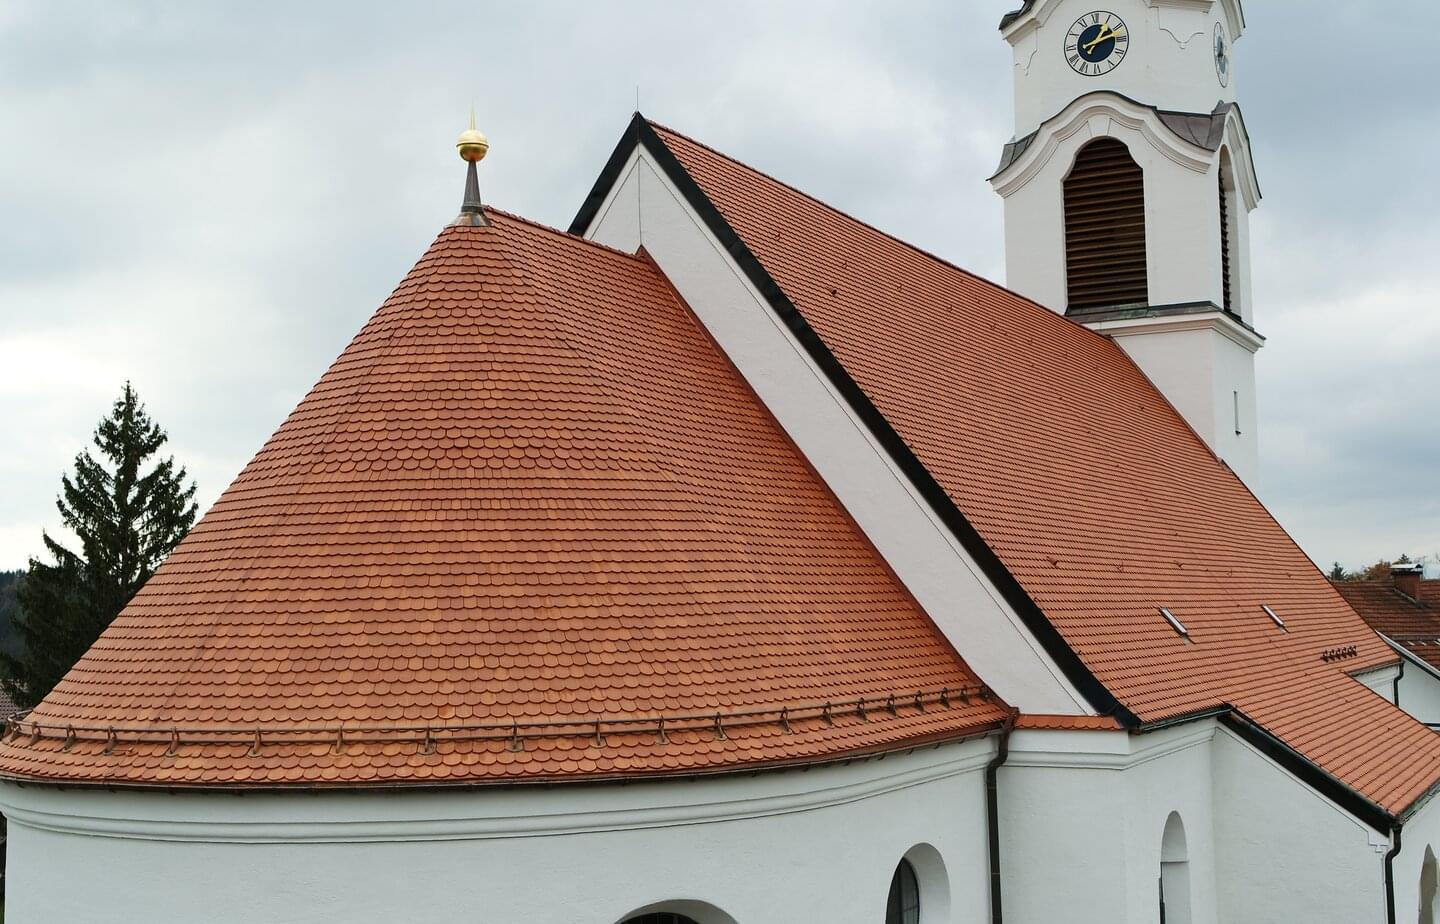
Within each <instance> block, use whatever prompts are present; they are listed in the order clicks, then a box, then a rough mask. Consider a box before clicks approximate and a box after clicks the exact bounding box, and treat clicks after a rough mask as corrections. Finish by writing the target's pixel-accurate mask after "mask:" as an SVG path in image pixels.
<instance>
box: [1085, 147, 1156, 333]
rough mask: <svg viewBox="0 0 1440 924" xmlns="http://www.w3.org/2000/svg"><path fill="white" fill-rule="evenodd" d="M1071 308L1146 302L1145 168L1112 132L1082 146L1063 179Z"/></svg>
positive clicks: (1147, 293) (1148, 296)
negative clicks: (1072, 165)
mask: <svg viewBox="0 0 1440 924" xmlns="http://www.w3.org/2000/svg"><path fill="white" fill-rule="evenodd" d="M1065 270H1066V284H1067V286H1068V295H1069V310H1070V311H1083V310H1086V309H1093V308H1108V307H1112V306H1115V305H1135V304H1141V305H1143V304H1146V303H1147V302H1148V301H1149V298H1150V289H1149V281H1148V278H1147V276H1146V272H1145V174H1144V172H1143V171H1142V170H1141V169H1140V165H1139V164H1137V163H1135V159H1134V158H1132V157H1131V156H1130V151H1129V149H1128V148H1126V147H1125V145H1124V144H1123V143H1122V142H1119V141H1116V140H1115V139H1114V138H1101V139H1099V140H1097V141H1092V142H1090V143H1089V144H1087V145H1086V146H1085V147H1084V148H1082V149H1081V150H1080V154H1079V155H1078V156H1077V157H1076V158H1075V166H1074V167H1073V168H1072V169H1071V171H1070V176H1069V177H1067V178H1066V179H1065Z"/></svg>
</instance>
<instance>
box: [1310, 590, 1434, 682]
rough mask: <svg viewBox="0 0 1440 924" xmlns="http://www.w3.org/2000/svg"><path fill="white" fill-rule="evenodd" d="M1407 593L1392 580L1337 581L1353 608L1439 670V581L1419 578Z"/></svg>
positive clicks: (1376, 628) (1398, 643)
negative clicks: (1414, 594) (1416, 589)
mask: <svg viewBox="0 0 1440 924" xmlns="http://www.w3.org/2000/svg"><path fill="white" fill-rule="evenodd" d="M1418 587H1419V591H1420V593H1419V596H1418V597H1408V596H1406V595H1405V594H1404V593H1402V592H1401V591H1400V590H1398V589H1397V588H1396V587H1395V584H1394V583H1393V582H1392V581H1389V580H1385V581H1336V582H1335V589H1336V590H1338V591H1340V595H1341V596H1342V597H1344V598H1345V599H1346V600H1348V601H1349V602H1350V605H1351V606H1352V607H1354V608H1355V612H1357V613H1359V614H1360V617H1361V618H1362V619H1364V620H1365V621H1366V622H1367V623H1369V624H1370V628H1372V629H1374V630H1375V631H1376V632H1379V633H1380V634H1381V635H1383V636H1385V637H1386V638H1388V639H1389V640H1390V641H1392V642H1394V643H1395V644H1397V645H1399V646H1401V647H1402V648H1404V649H1405V650H1406V651H1407V652H1409V653H1410V654H1412V655H1414V656H1415V657H1416V658H1418V659H1419V660H1421V661H1423V662H1425V663H1426V664H1428V665H1429V666H1430V667H1432V668H1434V669H1435V670H1436V672H1437V673H1440V581H1420V582H1418Z"/></svg>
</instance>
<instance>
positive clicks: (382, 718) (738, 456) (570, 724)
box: [0, 211, 1004, 786]
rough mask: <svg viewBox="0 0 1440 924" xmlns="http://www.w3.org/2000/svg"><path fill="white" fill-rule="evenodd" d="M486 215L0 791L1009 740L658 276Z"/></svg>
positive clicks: (332, 384)
mask: <svg viewBox="0 0 1440 924" xmlns="http://www.w3.org/2000/svg"><path fill="white" fill-rule="evenodd" d="M488 217H489V218H490V224H489V225H488V226H478V227H470V226H464V227H451V228H447V229H446V230H445V231H444V232H442V233H441V235H440V237H439V238H438V239H437V240H436V241H435V243H434V244H433V245H432V246H431V247H430V249H429V250H428V251H427V252H426V254H425V255H424V257H423V258H421V260H420V262H419V263H418V264H417V265H416V266H415V268H414V269H413V270H412V271H411V272H410V274H409V275H408V276H406V278H405V280H404V281H403V282H402V283H401V284H400V286H399V288H397V289H396V290H395V292H394V294H393V295H392V296H391V297H390V298H389V299H388V300H387V301H386V302H385V304H384V305H382V306H381V308H380V309H379V311H377V312H376V313H375V315H374V316H373V317H372V318H371V319H370V321H369V322H368V323H367V324H366V325H365V327H364V329H363V330H361V332H360V333H359V335H358V336H357V337H356V338H355V339H354V341H352V342H351V344H350V345H349V346H348V347H347V348H346V350H345V351H344V353H343V354H342V355H341V356H340V358H339V359H338V360H336V362H335V364H334V365H333V366H331V368H330V369H329V371H328V372H326V374H325V375H324V377H323V378H322V379H321V380H320V382H319V383H318V384H317V385H316V386H315V387H314V389H313V390H312V391H311V392H310V393H309V394H308V395H307V396H306V397H305V399H304V400H303V401H301V403H300V405H299V406H298V407H297V408H296V409H295V411H294V412H293V413H292V414H291V415H290V417H289V418H288V419H287V420H286V421H285V423H284V424H283V425H282V426H281V427H280V429H279V430H278V431H277V432H276V433H275V434H274V436H272V437H271V438H270V440H269V442H268V443H266V445H265V447H264V448H263V449H262V450H261V451H260V453H259V454H258V455H256V456H255V458H254V459H253V460H252V461H251V462H250V464H249V465H248V466H246V467H245V469H244V471H242V472H241V474H240V475H239V477H237V478H236V480H235V482H234V483H233V484H232V485H231V486H230V488H229V489H228V490H227V491H226V492H225V493H224V495H223V496H222V497H221V498H220V500H219V501H218V502H216V504H215V506H214V507H213V508H212V509H211V510H210V511H209V513H208V514H207V515H206V516H205V518H204V519H203V520H202V521H201V522H200V523H199V524H198V525H197V526H196V527H195V529H194V530H193V531H192V532H191V534H190V535H189V536H188V537H187V538H186V539H185V540H184V542H182V543H181V544H180V546H179V547H178V548H177V549H176V550H175V552H174V553H173V554H172V555H171V557H170V559H169V560H168V561H167V562H166V563H165V565H164V566H163V567H162V568H161V569H160V570H159V572H158V573H157V574H156V575H155V577H154V578H153V579H152V580H151V581H150V582H149V583H148V584H147V585H146V586H145V588H144V589H143V590H142V591H141V592H140V594H139V595H137V596H136V598H135V599H134V600H133V601H132V602H131V604H130V605H129V606H128V607H127V608H126V610H125V611H124V613H122V614H121V616H120V617H119V618H118V619H117V620H116V621H115V623H114V624H113V625H112V626H111V628H110V629H109V630H108V631H107V632H106V633H105V634H104V636H103V637H102V638H101V639H100V641H99V642H98V643H97V644H96V645H95V646H94V647H93V648H92V649H91V651H90V652H89V653H88V654H87V655H86V656H85V658H84V659H83V660H82V661H81V662H80V663H79V664H78V665H77V666H76V667H75V669H74V670H73V671H71V673H70V674H69V675H68V676H67V677H66V678H65V680H64V681H63V682H62V683H61V684H60V685H59V686H58V687H57V688H56V689H55V691H54V692H53V693H52V694H51V695H50V696H49V697H48V698H47V699H46V700H45V702H43V703H42V704H41V705H40V706H39V707H38V708H37V709H35V710H34V712H33V713H32V714H31V715H30V716H29V717H28V719H26V720H25V721H24V722H23V723H22V724H21V725H20V726H19V727H18V728H17V730H16V731H14V732H13V733H12V734H11V735H10V736H9V737H8V738H7V739H6V741H5V743H4V744H3V745H0V773H3V774H4V775H6V776H9V777H12V778H16V777H18V778H33V779H41V780H51V781H69V782H97V783H99V782H104V783H129V784H137V785H176V784H182V785H183V784H199V785H221V786H228V785H290V784H309V785H314V784H335V785H357V784H369V783H380V784H394V783H397V782H398V783H412V782H414V783H434V782H462V783H464V782H486V781H496V780H508V779H568V778H581V777H591V778H593V777H605V776H620V775H634V774H664V773H692V772H709V771H715V770H723V769H727V768H732V767H745V768H750V767H755V766H762V765H770V764H784V763H789V762H796V761H815V760H823V759H827V758H829V757H835V756H842V755H853V754H859V753H865V752H869V751H877V750H885V749H889V748H894V747H902V746H910V745H913V744H916V743H920V742H923V741H933V740H940V739H946V738H956V737H961V736H965V735H968V734H974V733H977V732H979V731H983V730H985V729H988V728H991V727H994V726H995V725H996V724H997V723H998V722H999V721H1000V720H1001V719H1002V717H1003V715H1004V712H1003V709H1002V707H1001V706H1000V704H998V703H997V702H995V701H994V699H993V698H991V697H989V695H988V693H985V692H984V691H983V689H982V688H981V687H979V685H978V682H977V680H976V678H975V677H974V675H973V674H972V673H971V672H970V671H969V670H968V669H967V668H966V667H965V665H964V664H963V662H962V661H961V660H960V659H959V657H958V656H957V655H956V653H955V652H954V651H953V650H952V649H951V648H949V647H948V645H947V643H946V642H945V640H944V639H943V637H942V636H941V635H940V634H939V633H938V632H937V630H936V629H935V628H934V627H933V626H932V625H931V624H930V622H929V621H928V619H927V617H926V616H925V615H924V614H923V613H922V612H921V611H920V610H919V608H918V607H917V605H916V604H915V603H914V602H913V601H912V600H911V599H910V598H909V597H908V596H907V594H906V593H905V591H904V590H903V589H902V588H901V587H900V586H899V585H898V584H897V582H896V581H895V579H894V578H893V577H892V576H891V574H890V573H889V571H888V570H887V568H886V567H885V565H884V564H883V562H882V561H881V560H880V559H879V558H878V556H877V554H876V553H875V552H874V550H873V549H872V548H871V547H870V546H869V545H868V543H867V541H866V540H865V539H864V537H863V536H862V535H861V534H860V532H859V530H858V529H857V528H856V527H855V526H854V525H853V524H852V523H851V522H850V521H849V520H848V519H847V517H846V516H845V514H844V513H843V511H842V510H841V509H840V508H839V506H838V504H837V503H836V502H835V500H834V499H833V498H832V497H831V496H830V495H829V494H828V493H827V491H826V489H825V488H824V487H823V485H822V484H821V483H820V481H819V480H818V478H817V477H816V476H815V475H814V474H813V472H812V471H811V470H810V469H809V467H808V466H807V464H806V463H805V461H804V460H803V459H802V458H801V457H800V455H799V453H798V452H797V450H796V449H795V448H794V447H793V446H792V445H791V444H790V443H789V442H788V441H787V440H786V438H785V437H784V436H783V435H782V433H781V432H780V431H779V429H778V428H777V426H776V425H775V424H774V422H773V421H772V420H771V419H770V418H769V417H768V416H767V414H766V412H765V411H764V410H763V409H762V407H761V406H760V404H759V402H758V401H757V399H756V398H755V397H754V396H753V395H752V394H751V393H750V392H749V390H748V389H747V387H746V385H745V384H744V382H743V380H742V379H741V378H740V377H739V375H738V374H737V373H736V371H735V370H734V369H733V368H732V367H731V366H730V365H729V363H728V361H727V360H726V359H725V358H724V357H723V355H721V354H720V352H719V351H718V349H717V348H716V347H715V346H714V344H713V343H712V342H711V341H710V340H709V339H708V338H707V337H706V335H705V334H704V332H703V331H702V329H701V328H700V327H699V326H698V324H697V322H696V321H695V319H694V318H693V317H692V316H691V315H690V313H689V312H688V310H687V309H686V307H685V306H684V304H683V303H682V302H681V301H680V300H679V298H678V297H677V296H676V294H675V293H674V292H673V290H672V289H671V288H670V287H669V285H668V284H667V282H666V280H665V279H664V278H663V277H662V276H661V275H660V273H659V272H658V271H657V270H656V268H655V267H654V265H653V264H652V263H650V262H649V261H648V260H647V259H646V258H645V257H644V256H643V255H641V256H632V255H628V254H623V253H619V252H616V251H612V250H609V249H606V248H603V247H600V246H597V245H594V244H591V243H588V242H585V241H582V240H580V239H578V238H575V237H573V236H569V235H564V234H561V233H559V232H556V231H552V230H550V229H545V228H541V227H539V226H536V225H533V224H530V223H527V222H525V221H522V220H520V219H517V218H514V217H511V216H507V215H504V214H502V213H497V212H493V211H490V212H488Z"/></svg>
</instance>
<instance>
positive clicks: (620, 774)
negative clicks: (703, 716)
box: [0, 719, 1007, 796]
mask: <svg viewBox="0 0 1440 924" xmlns="http://www.w3.org/2000/svg"><path fill="white" fill-rule="evenodd" d="M1006 721H1007V720H1006V719H1000V720H997V721H993V722H986V723H984V724H982V725H977V726H975V727H974V728H969V729H966V730H964V731H961V732H939V733H936V734H933V735H926V736H923V737H919V738H914V739H910V740H907V741H902V742H891V743H887V744H881V745H876V746H874V747H869V748H861V749H858V750H854V751H846V752H843V753H839V754H830V755H825V756H821V757H801V758H791V759H786V760H772V761H765V762H760V763H754V764H742V765H734V766H722V767H712V768H707V769H700V770H665V771H660V772H655V773H635V772H633V771H621V770H617V771H614V772H612V773H608V774H603V775H596V776H587V777H580V778H578V779H565V778H556V777H549V778H544V779H496V780H465V781H461V782H455V783H435V782H423V783H412V782H377V783H355V782H345V783H323V782H321V783H238V784H234V783H138V782H134V781H126V780H48V779H44V778H41V777H32V776H20V775H16V774H11V773H0V783H7V784H10V785H14V786H19V787H21V788H26V787H34V788H36V789H46V790H59V791H65V790H74V791H77V792H81V791H90V792H94V791H99V790H104V791H106V792H150V793H166V794H168V795H179V794H181V793H224V794H226V795H231V796H243V795H247V794H257V795H258V794H264V795H294V796H301V795H309V796H314V795H319V794H324V793H346V794H352V795H353V794H354V793H377V794H383V793H397V792H404V793H412V792H481V791H483V792H492V791H494V790H497V789H549V788H551V787H555V786H565V787H575V786H634V785H635V784H637V783H650V782H668V781H682V780H683V781H697V780H708V779H712V778H715V777H724V776H739V775H741V774H744V775H749V776H757V775H759V774H761V773H766V774H778V773H788V772H792V771H797V770H798V771H800V772H806V771H809V770H813V769H816V768H821V767H843V766H848V765H850V764H853V763H862V762H868V761H872V760H884V759H885V758H887V757H889V756H891V755H894V754H913V753H915V752H916V751H927V750H934V749H936V748H941V747H945V746H946V745H951V744H961V743H963V742H966V741H975V740H978V739H981V738H988V737H990V736H991V735H998V734H1000V733H1003V731H1004V729H1005V723H1006Z"/></svg>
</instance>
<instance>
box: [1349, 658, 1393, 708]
mask: <svg viewBox="0 0 1440 924" xmlns="http://www.w3.org/2000/svg"><path fill="white" fill-rule="evenodd" d="M1350 676H1351V677H1354V678H1355V679H1356V680H1358V681H1360V682H1361V683H1363V684H1365V686H1366V687H1368V688H1370V689H1371V690H1373V691H1375V692H1376V693H1378V694H1380V695H1381V696H1383V697H1384V698H1385V701H1386V702H1390V703H1393V702H1395V683H1396V681H1398V680H1399V679H1400V665H1399V664H1387V665H1385V666H1384V667H1377V668H1375V669H1374V670H1368V671H1360V672H1359V673H1355V674H1351V675H1350Z"/></svg>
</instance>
